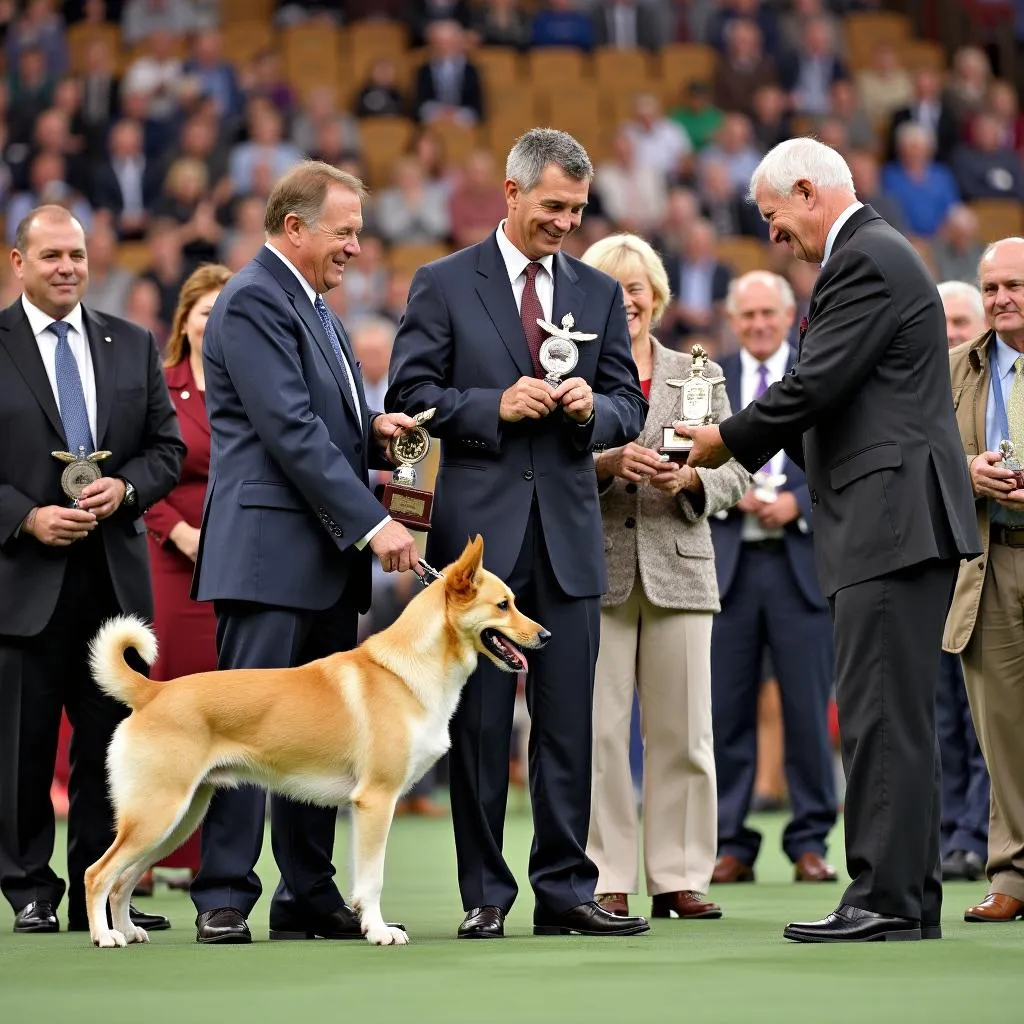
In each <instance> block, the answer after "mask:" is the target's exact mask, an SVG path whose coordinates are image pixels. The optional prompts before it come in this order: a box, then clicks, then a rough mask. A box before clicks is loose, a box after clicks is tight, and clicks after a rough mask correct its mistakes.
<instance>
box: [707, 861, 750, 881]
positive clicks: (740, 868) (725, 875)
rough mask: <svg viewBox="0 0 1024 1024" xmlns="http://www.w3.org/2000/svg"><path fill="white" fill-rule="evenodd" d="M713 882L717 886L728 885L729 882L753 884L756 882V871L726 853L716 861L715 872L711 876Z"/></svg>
mask: <svg viewBox="0 0 1024 1024" xmlns="http://www.w3.org/2000/svg"><path fill="white" fill-rule="evenodd" d="M711 881H712V882H714V884H715V885H726V884H728V883H729V882H752V881H754V869H753V868H752V867H751V866H750V865H749V864H744V863H743V861H741V860H740V859H739V857H734V856H733V855H732V854H731V853H724V854H722V856H721V857H719V858H718V860H717V861H715V870H714V872H713V873H712V875H711Z"/></svg>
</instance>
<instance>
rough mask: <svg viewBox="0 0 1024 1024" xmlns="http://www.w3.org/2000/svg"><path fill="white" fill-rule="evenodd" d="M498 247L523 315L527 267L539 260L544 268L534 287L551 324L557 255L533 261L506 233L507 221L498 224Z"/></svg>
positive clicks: (517, 307) (545, 317)
mask: <svg viewBox="0 0 1024 1024" xmlns="http://www.w3.org/2000/svg"><path fill="white" fill-rule="evenodd" d="M496 237H497V239H498V248H499V249H500V250H501V258H502V259H503V260H504V261H505V269H506V270H507V271H508V279H509V281H511V282H512V294H513V295H514V296H515V297H516V309H518V310H519V312H520V315H522V310H523V292H524V291H526V268H527V266H528V265H529V264H530V263H531V262H537V263H539V264H540V265H541V267H542V268H543V273H540V272H538V274H537V277H536V278H535V279H534V282H533V283H534V287H535V288H536V289H537V298H538V299H540V308H541V309H542V310H543V311H544V319H545V320H547V322H548V323H549V324H550V323H552V322H553V321H552V319H551V317H552V316H553V315H554V313H553V312H552V310H553V309H554V306H555V276H554V274H555V257H554V256H553V255H548V256H542V257H541V258H540V259H539V260H536V261H531V260H530V259H529V258H528V257H526V256H524V255H523V254H522V253H521V252H520V251H519V250H518V249H517V248H516V247H515V246H514V245H513V244H512V243H511V242H510V241H509V240H508V235H506V234H505V221H502V222H501V223H500V224H499V225H498V233H497V236H496Z"/></svg>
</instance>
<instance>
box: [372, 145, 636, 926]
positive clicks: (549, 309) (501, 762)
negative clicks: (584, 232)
mask: <svg viewBox="0 0 1024 1024" xmlns="http://www.w3.org/2000/svg"><path fill="white" fill-rule="evenodd" d="M592 176H593V168H592V166H591V163H590V159H589V157H588V156H587V153H586V151H585V150H584V149H583V147H582V146H581V145H580V144H579V143H578V142H577V141H576V140H575V139H574V138H572V136H570V135H566V134H565V133H564V132H559V131H554V130H553V129H540V128H535V129H533V130H531V131H529V132H527V133H526V134H525V135H524V136H523V137H522V138H520V139H519V140H518V141H517V142H516V144H515V146H514V147H513V148H512V151H511V153H510V154H509V158H508V163H507V166H506V170H505V177H506V179H507V180H506V181H505V197H506V200H507V203H508V218H507V219H506V220H504V221H502V222H501V224H499V226H498V228H497V230H496V231H495V232H494V233H493V234H492V235H490V236H489V237H488V238H487V239H485V240H484V241H483V242H480V243H478V244H477V245H472V246H470V247H469V248H467V249H463V250H461V251H460V252H457V253H454V254H453V255H451V256H448V257H446V258H445V259H442V260H438V261H437V262H435V263H430V264H428V265H427V266H425V267H422V268H421V269H420V270H419V271H418V272H417V274H416V276H415V278H414V279H413V282H412V289H411V293H410V295H409V304H408V308H407V309H406V313H405V319H404V321H403V322H402V326H401V327H400V328H399V332H398V337H397V338H396V339H395V346H394V351H393V354H392V360H391V385H390V387H389V389H388V394H387V397H386V399H385V406H386V407H387V408H389V409H400V410H402V411H403V412H407V413H414V412H419V411H421V410H423V409H427V408H436V410H437V412H436V413H435V415H434V418H433V419H432V420H431V428H430V429H431V432H432V433H434V434H436V435H437V436H438V437H439V438H441V440H442V441H443V445H444V447H443V456H442V462H441V467H440V471H439V473H438V478H437V489H436V497H435V505H434V529H433V531H432V532H431V535H430V541H429V545H428V553H429V555H430V557H431V558H433V559H434V560H435V563H436V564H444V563H445V562H446V561H449V560H450V558H451V554H452V553H453V552H458V551H460V550H461V549H462V547H463V545H464V544H465V539H466V537H467V536H469V535H472V534H473V533H476V532H479V533H481V534H483V537H484V541H485V544H486V550H487V554H486V558H487V566H488V568H489V569H490V570H491V571H492V572H494V573H496V574H497V575H498V576H500V577H502V579H504V580H506V581H507V582H508V585H509V586H510V587H511V588H512V590H513V591H514V592H515V593H516V595H517V596H518V598H519V605H520V607H521V608H523V610H524V611H525V612H526V614H528V615H531V616H534V617H536V618H537V620H538V621H540V622H542V623H543V624H544V625H545V627H546V628H547V629H548V630H550V631H551V633H552V634H553V638H552V640H551V642H550V644H549V645H548V647H547V648H546V649H545V650H544V652H543V653H541V654H537V655H534V656H532V657H531V665H530V671H529V676H528V680H527V688H526V696H527V703H528V705H529V708H530V712H531V716H532V724H531V730H530V757H529V761H530V792H531V796H532V803H533V820H534V833H535V838H534V843H533V849H532V851H531V854H530V869H529V870H530V883H531V885H532V886H533V890H534V894H535V896H536V905H535V909H534V918H533V920H534V931H535V933H537V934H569V933H571V932H576V933H579V934H584V935H633V934H636V933H638V932H642V931H646V930H647V927H648V926H647V922H646V921H645V920H644V919H643V918H619V917H615V916H614V915H612V914H609V913H607V912H606V911H605V910H603V909H602V908H600V907H599V906H598V905H597V904H596V903H595V902H594V886H595V884H596V882H597V869H596V868H595V866H594V864H593V862H592V861H591V860H590V859H589V858H588V857H587V854H586V843H587V831H588V828H589V824H590V763H591V715H592V705H593V689H594V666H595V662H596V660H597V645H598V639H599V636H598V633H599V628H600V627H599V621H600V609H599V606H598V605H599V598H600V595H601V593H602V592H603V591H604V590H605V586H606V578H605V560H604V543H603V538H602V529H601V513H600V509H599V507H598V497H597V477H596V475H595V473H594V460H593V452H594V451H597V450H600V449H604V448H610V447H614V446H615V445H621V444H625V443H626V442H628V441H631V440H633V439H634V438H636V437H637V436H638V435H639V433H640V431H641V429H642V428H643V425H644V419H645V417H646V414H647V402H646V401H645V400H644V397H643V392H642V391H641V390H640V382H639V380H638V379H637V372H636V367H635V365H634V363H633V359H632V356H631V353H630V347H629V334H628V332H627V329H626V314H625V305H624V301H623V296H622V290H621V288H620V287H619V285H618V284H617V283H616V282H615V281H614V280H613V279H612V278H610V277H608V276H607V275H606V274H603V273H601V272H599V271H596V270H594V269H592V268H590V267H587V266H585V265H584V264H583V263H581V262H579V261H578V260H575V259H571V258H570V257H568V256H566V255H565V254H564V253H563V252H562V251H561V249H562V243H563V241H564V240H565V237H566V236H567V235H568V234H569V232H570V231H572V230H574V229H575V228H577V227H578V226H579V224H580V220H581V218H582V215H583V208H584V207H585V206H586V204H587V195H588V192H589V186H590V180H591V178H592ZM569 314H571V315H572V320H573V322H574V323H573V327H572V329H573V330H575V331H579V332H584V333H586V334H591V335H595V337H594V338H593V339H591V340H588V341H580V342H579V344H578V350H579V359H578V362H577V364H576V365H575V367H574V368H572V369H571V370H570V372H571V373H572V374H574V376H569V377H567V378H566V379H564V380H563V381H562V382H561V383H560V384H559V385H558V386H552V385H550V384H548V383H547V382H546V381H544V380H543V379H539V378H543V377H544V368H543V367H542V365H541V363H540V356H539V353H540V349H541V345H542V343H543V341H544V339H545V337H546V334H547V332H546V331H544V330H543V329H542V328H541V327H540V326H539V324H538V321H539V320H543V321H546V322H548V323H553V324H555V325H562V324H563V323H567V322H568V317H569ZM626 525H627V526H629V525H630V524H629V523H627V524H626ZM481 661H482V660H481ZM514 679H515V677H514V676H511V675H507V674H503V673H502V672H501V671H500V670H498V669H497V668H496V667H493V666H492V665H491V664H490V662H483V661H482V663H481V664H480V666H479V667H478V668H477V670H476V672H475V673H474V675H473V676H472V677H471V679H470V681H469V685H468V686H467V687H466V689H465V691H464V692H463V697H462V702H461V704H460V706H459V710H458V712H457V713H456V715H455V718H454V720H453V722H452V726H451V733H452V750H451V795H452V819H453V824H454V827H455V849H456V855H457V858H458V869H459V888H460V890H461V893H462V901H463V907H464V909H465V910H466V912H467V913H466V919H465V920H464V921H463V923H462V925H461V926H460V928H459V936H460V938H498V937H501V936H503V935H504V921H505V915H506V914H507V913H508V911H509V909H510V908H511V906H512V903H513V901H514V900H515V898H516V895H517V887H516V882H515V878H514V877H513V875H512V872H511V870H510V869H509V867H508V865H507V864H506V863H505V860H504V858H503V856H502V833H503V830H504V822H505V805H506V801H507V797H508V769H509V742H510V737H511V732H512V715H513V707H514V704H515V684H514Z"/></svg>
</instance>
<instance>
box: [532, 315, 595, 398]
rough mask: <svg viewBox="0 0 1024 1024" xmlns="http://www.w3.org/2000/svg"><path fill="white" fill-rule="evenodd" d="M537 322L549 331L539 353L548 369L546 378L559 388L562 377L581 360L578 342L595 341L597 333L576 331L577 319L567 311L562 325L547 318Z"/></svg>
mask: <svg viewBox="0 0 1024 1024" xmlns="http://www.w3.org/2000/svg"><path fill="white" fill-rule="evenodd" d="M537 323H538V324H539V325H540V326H541V327H543V328H544V330H545V331H547V332H548V337H547V338H545V340H544V343H543V344H542V345H541V347H540V355H539V359H540V365H541V366H543V367H544V369H545V370H547V373H546V374H545V376H544V380H545V382H546V383H548V384H550V385H551V386H552V387H553V388H557V387H558V385H559V384H561V383H562V378H563V377H564V376H565V375H566V374H567V373H570V372H572V370H573V369H574V368H575V366H576V364H577V363H578V362H579V358H580V350H579V348H578V347H577V344H576V343H577V342H580V341H593V340H594V339H595V338H596V337H597V335H596V334H584V333H583V332H582V331H574V330H573V327H575V325H576V320H575V319H574V317H573V315H572V313H566V314H565V316H563V317H562V326H561V327H556V326H555V325H554V324H549V323H548V322H547V320H538V321H537Z"/></svg>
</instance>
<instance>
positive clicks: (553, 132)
mask: <svg viewBox="0 0 1024 1024" xmlns="http://www.w3.org/2000/svg"><path fill="white" fill-rule="evenodd" d="M548 164H556V165H557V166H558V167H561V169H562V170H563V171H565V173H566V174H567V175H568V176H569V177H570V178H572V179H573V180H574V181H590V179H591V178H593V176H594V165H593V164H592V163H591V162H590V157H589V156H587V151H586V150H585V149H584V148H583V147H582V146H581V145H580V144H579V142H577V141H576V140H575V139H574V138H573V137H572V136H571V135H570V134H569V133H568V132H560V131H558V130H557V129H555V128H531V129H530V130H529V131H528V132H527V133H526V134H525V135H522V136H520V137H519V138H518V139H516V143H515V145H514V146H513V147H512V149H511V150H510V151H509V154H508V160H507V161H506V162H505V177H506V178H511V179H512V180H513V181H514V182H516V183H517V184H518V185H519V187H520V188H521V189H522V190H523V191H524V192H530V191H531V190H532V189H534V188H535V187H536V185H537V182H538V181H540V176H541V175H542V174H543V173H544V168H545V167H547V166H548Z"/></svg>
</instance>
